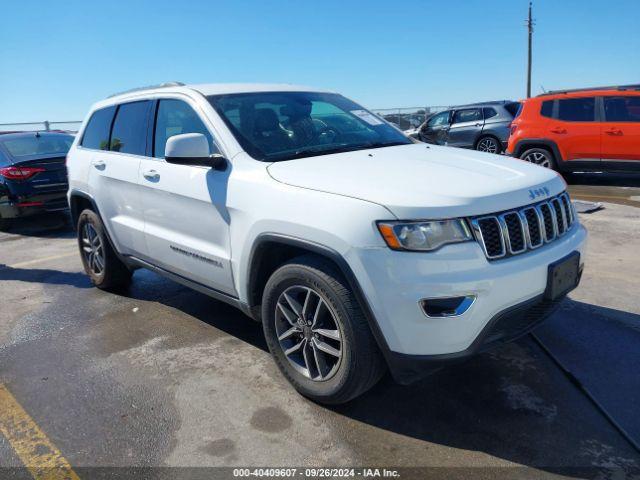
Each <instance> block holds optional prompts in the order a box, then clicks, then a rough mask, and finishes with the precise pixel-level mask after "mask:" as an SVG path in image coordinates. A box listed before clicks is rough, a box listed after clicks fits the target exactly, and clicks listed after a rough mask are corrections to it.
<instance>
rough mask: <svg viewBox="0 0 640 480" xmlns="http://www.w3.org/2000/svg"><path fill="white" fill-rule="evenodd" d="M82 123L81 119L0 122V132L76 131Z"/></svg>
mask: <svg viewBox="0 0 640 480" xmlns="http://www.w3.org/2000/svg"><path fill="white" fill-rule="evenodd" d="M81 124H82V120H69V121H66V122H62V121H55V122H50V121H48V120H43V121H41V122H18V123H0V133H8V132H25V131H26V132H55V131H63V132H69V133H76V132H77V131H78V129H79V128H80V125H81Z"/></svg>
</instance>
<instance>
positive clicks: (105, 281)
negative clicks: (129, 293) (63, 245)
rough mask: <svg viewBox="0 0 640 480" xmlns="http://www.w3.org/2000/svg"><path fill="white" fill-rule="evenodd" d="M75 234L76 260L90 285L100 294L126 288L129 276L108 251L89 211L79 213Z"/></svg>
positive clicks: (98, 224)
mask: <svg viewBox="0 0 640 480" xmlns="http://www.w3.org/2000/svg"><path fill="white" fill-rule="evenodd" d="M77 231H78V248H79V249H80V258H81V259H82V265H83V266H84V271H85V272H86V274H87V275H88V276H89V278H90V279H91V283H93V284H94V285H95V286H96V287H98V288H100V289H103V290H117V289H121V288H125V287H127V286H128V285H129V284H130V283H131V275H132V272H131V270H129V269H128V268H127V266H126V265H125V264H124V263H122V261H121V260H120V259H119V258H118V256H117V255H116V253H115V251H114V250H113V248H112V247H111V243H109V239H108V238H107V235H106V233H105V229H104V225H103V224H102V220H100V217H99V216H98V215H97V214H96V213H95V212H94V211H93V210H83V211H82V213H81V214H80V216H79V217H78V229H77Z"/></svg>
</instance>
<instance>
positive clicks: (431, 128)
mask: <svg viewBox="0 0 640 480" xmlns="http://www.w3.org/2000/svg"><path fill="white" fill-rule="evenodd" d="M519 107H520V104H519V103H518V102H511V101H506V100H504V101H498V102H487V103H477V104H473V105H463V106H460V107H454V108H452V109H450V110H445V111H443V112H440V113H436V114H435V115H432V116H431V117H429V118H428V119H427V121H426V122H425V123H424V124H422V126H421V127H420V132H419V133H418V136H417V138H418V139H419V140H422V141H423V142H426V143H433V144H437V145H447V146H450V147H461V148H473V149H475V150H480V151H481V152H488V153H501V152H502V151H503V150H504V148H505V147H506V146H507V140H508V139H509V126H510V125H511V121H512V120H513V117H514V116H515V114H516V113H517V111H518V108H519Z"/></svg>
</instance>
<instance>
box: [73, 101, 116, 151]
mask: <svg viewBox="0 0 640 480" xmlns="http://www.w3.org/2000/svg"><path fill="white" fill-rule="evenodd" d="M115 112H116V107H115V106H113V107H107V108H102V109H100V110H96V111H95V112H93V115H91V118H90V119H89V122H88V123H87V126H86V128H85V129H84V133H83V135H82V140H81V141H80V145H81V146H83V147H85V148H93V149H95V150H108V149H109V130H111V122H112V121H113V115H114V114H115Z"/></svg>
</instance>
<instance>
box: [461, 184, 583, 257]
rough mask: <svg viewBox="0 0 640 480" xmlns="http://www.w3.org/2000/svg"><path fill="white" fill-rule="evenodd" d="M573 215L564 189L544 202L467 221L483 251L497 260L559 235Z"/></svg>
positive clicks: (573, 218) (567, 225)
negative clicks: (469, 222)
mask: <svg viewBox="0 0 640 480" xmlns="http://www.w3.org/2000/svg"><path fill="white" fill-rule="evenodd" d="M575 218H576V217H575V211H574V209H573V206H572V205H571V200H570V199H569V195H567V193H566V192H564V193H561V194H560V195H557V196H555V197H553V198H550V199H549V200H546V201H544V202H540V203H536V204H533V205H527V206H526V207H522V208H517V209H515V210H508V211H506V212H502V213H496V214H493V215H484V216H481V217H474V218H472V219H471V220H470V221H471V226H472V228H473V232H474V234H475V236H476V239H477V240H478V243H480V245H481V246H482V249H483V250H484V253H485V255H486V256H487V258H488V259H489V260H496V259H499V258H504V257H509V256H511V255H517V254H519V253H524V252H526V251H528V250H533V249H536V248H538V247H541V246H542V245H544V244H545V243H549V242H552V241H554V240H556V239H558V238H559V237H561V236H563V235H564V234H565V233H567V232H568V231H569V230H570V229H571V227H572V226H573V224H574V222H575Z"/></svg>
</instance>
